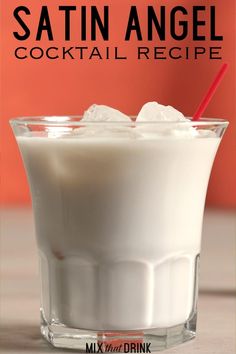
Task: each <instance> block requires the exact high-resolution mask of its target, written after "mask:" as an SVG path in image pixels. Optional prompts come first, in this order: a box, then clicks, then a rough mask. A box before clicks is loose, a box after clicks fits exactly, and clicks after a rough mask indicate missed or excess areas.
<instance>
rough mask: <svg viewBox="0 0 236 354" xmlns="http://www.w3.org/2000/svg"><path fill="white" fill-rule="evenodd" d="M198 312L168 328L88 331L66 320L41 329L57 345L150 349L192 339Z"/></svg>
mask: <svg viewBox="0 0 236 354" xmlns="http://www.w3.org/2000/svg"><path fill="white" fill-rule="evenodd" d="M196 318H197V316H196V313H194V314H193V315H192V316H191V319H189V320H188V321H186V322H185V323H182V324H180V325H177V326H174V327H169V328H152V329H145V330H132V331H89V330H80V329H74V328H68V327H66V326H65V325H63V324H58V323H57V324H48V323H46V321H45V320H43V321H42V324H41V333H42V335H43V337H44V338H46V340H47V341H48V342H49V343H51V344H52V345H53V346H54V347H57V348H66V349H76V350H79V351H81V352H85V353H107V352H110V353H114V352H115V353H151V352H154V351H158V350H164V349H167V348H170V347H173V346H176V345H178V344H182V343H184V342H187V341H189V340H191V339H193V338H194V337H195V335H196Z"/></svg>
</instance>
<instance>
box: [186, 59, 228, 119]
mask: <svg viewBox="0 0 236 354" xmlns="http://www.w3.org/2000/svg"><path fill="white" fill-rule="evenodd" d="M227 69H228V64H223V65H222V67H221V68H220V71H219V72H218V74H217V75H216V77H215V79H214V81H213V83H212V84H211V86H210V88H209V90H208V91H207V93H206V95H205V96H204V98H203V100H202V102H201V103H200V105H199V107H198V109H197V110H196V112H195V114H194V116H193V119H192V120H194V121H196V120H199V119H200V118H201V116H202V114H203V113H204V111H205V109H206V108H207V106H208V104H209V102H210V101H211V99H212V97H213V96H214V93H215V92H216V89H217V88H218V86H219V84H220V83H221V80H222V79H223V77H224V75H225V73H226V71H227Z"/></svg>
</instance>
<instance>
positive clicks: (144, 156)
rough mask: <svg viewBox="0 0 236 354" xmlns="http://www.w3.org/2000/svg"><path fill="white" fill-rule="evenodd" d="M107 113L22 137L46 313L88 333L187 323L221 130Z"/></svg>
mask: <svg viewBox="0 0 236 354" xmlns="http://www.w3.org/2000/svg"><path fill="white" fill-rule="evenodd" d="M95 108H96V107H95ZM146 108H147V107H146ZM149 108H150V105H149V107H148V109H149ZM93 113H94V107H93V109H92V115H93ZM108 113H109V111H108ZM172 114H173V112H172ZM108 116H109V114H108ZM104 117H105V115H104ZM145 117H147V115H145ZM90 118H91V117H90ZM92 118H93V117H92ZM92 118H91V121H92ZM123 118H124V117H123ZM104 120H107V122H106V124H105V125H100V126H99V124H98V125H96V124H95V125H94V126H93V125H92V124H90V123H87V122H89V119H88V112H87V113H86V114H85V117H84V120H82V122H81V127H77V128H76V129H74V130H73V131H71V132H69V133H68V134H60V133H58V129H57V128H52V129H51V132H48V133H47V134H46V135H45V134H43V133H42V134H41V133H37V134H35V133H33V132H32V133H26V134H25V135H23V136H20V137H18V138H17V140H18V143H19V146H20V150H21V153H22V155H23V159H24V164H25V167H26V170H27V174H28V178H29V182H30V188H31V193H32V200H33V209H34V215H35V222H36V233H37V241H38V246H39V250H40V264H41V277H42V308H43V316H44V318H45V320H46V321H47V322H48V323H61V324H64V325H66V326H68V327H71V328H80V329H94V330H121V329H123V330H125V329H129V330H131V329H149V328H166V327H172V326H174V325H178V324H181V323H184V322H186V321H187V320H188V319H189V318H191V316H192V315H193V313H194V311H195V308H194V307H195V292H196V290H197V289H196V287H197V285H196V277H197V275H196V273H197V260H198V255H199V253H200V244H201V228H202V217H203V210H204V202H205V196H206V190H207V184H208V179H209V175H210V171H211V167H212V163H213V160H214V157H215V154H216V151H217V148H218V145H219V142H220V138H217V137H216V135H214V134H210V132H207V131H202V132H201V131H199V132H196V130H195V129H194V128H193V127H192V126H191V127H189V126H186V127H184V125H183V126H181V124H180V121H184V119H177V120H176V119H174V120H176V122H173V124H172V123H170V122H168V123H167V125H165V124H163V125H162V124H161V123H160V124H158V123H156V122H153V124H154V125H155V124H156V125H155V126H154V125H152V122H151V119H150V118H149V119H147V121H149V122H150V124H145V122H144V121H145V119H142V115H139V117H138V118H137V121H139V122H140V123H137V124H134V123H130V126H128V125H127V122H126V120H125V119H120V123H115V124H114V125H113V122H108V121H109V119H104ZM159 120H160V119H159ZM166 120H167V121H168V119H166ZM94 121H95V119H94ZM98 121H99V119H98ZM185 121H187V120H186V119H185ZM122 122H123V123H122ZM129 122H130V121H129ZM142 122H143V125H142ZM82 123H83V124H82ZM183 124H185V123H183ZM53 129H54V130H53ZM59 131H60V129H59Z"/></svg>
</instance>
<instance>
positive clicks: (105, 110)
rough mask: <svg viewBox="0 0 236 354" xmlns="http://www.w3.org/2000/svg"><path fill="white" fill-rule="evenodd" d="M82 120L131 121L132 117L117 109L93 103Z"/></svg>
mask: <svg viewBox="0 0 236 354" xmlns="http://www.w3.org/2000/svg"><path fill="white" fill-rule="evenodd" d="M81 121H82V122H87V121H90V122H131V119H130V118H129V117H128V116H127V115H126V114H124V113H122V112H120V111H118V110H117V109H114V108H111V107H108V106H104V105H96V104H93V105H92V106H91V107H89V109H88V110H87V111H85V113H84V116H83V118H82V120H81Z"/></svg>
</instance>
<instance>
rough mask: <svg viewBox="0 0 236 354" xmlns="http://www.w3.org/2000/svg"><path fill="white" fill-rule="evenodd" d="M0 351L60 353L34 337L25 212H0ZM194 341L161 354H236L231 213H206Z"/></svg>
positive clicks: (33, 282)
mask: <svg viewBox="0 0 236 354" xmlns="http://www.w3.org/2000/svg"><path fill="white" fill-rule="evenodd" d="M0 217H1V219H0V222H1V223H0V235H1V257H0V261H1V263H0V265H1V268H0V270H1V288H0V295H1V303H0V305H1V307H0V310H1V313H0V316H1V317H0V318H1V330H0V336H1V344H0V352H1V353H3V354H5V353H11V354H19V353H32V354H33V353H39V354H40V353H65V351H62V350H57V349H53V348H52V347H51V346H49V345H48V344H47V343H46V342H45V341H44V340H43V339H42V338H41V335H40V332H39V281H38V264H37V254H36V244H35V240H34V237H33V235H34V227H33V219H32V213H31V210H30V209H8V210H1V214H0ZM202 246H203V247H202V249H203V251H202V255H201V276H200V278H201V279H200V297H199V306H198V312H199V316H198V336H197V339H196V340H194V341H192V342H189V343H187V344H184V345H181V346H179V347H176V348H174V349H169V350H167V351H165V354H177V353H179V354H195V353H196V354H197V353H199V354H235V353H236V344H235V338H236V211H228V212H226V211H220V210H207V212H206V214H205V218H204V227H203V245H202Z"/></svg>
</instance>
